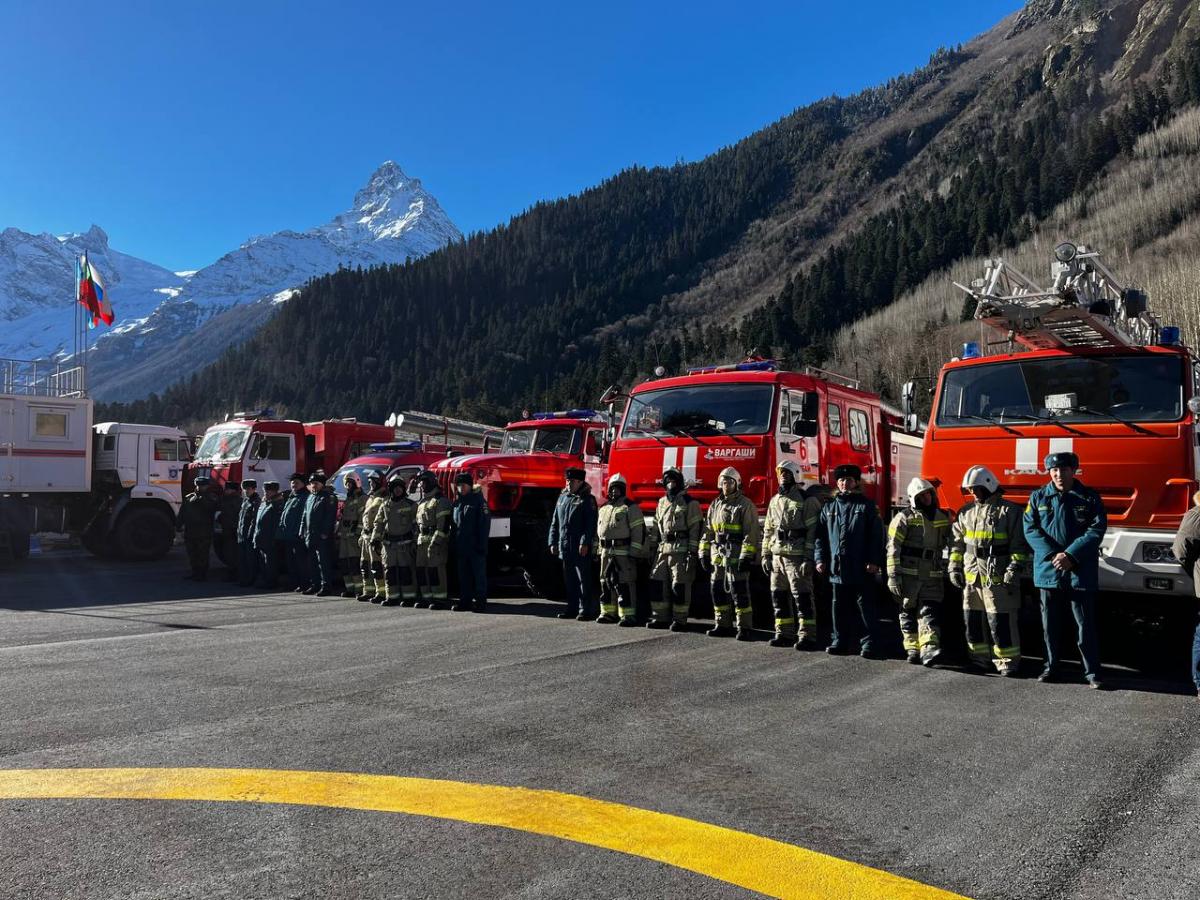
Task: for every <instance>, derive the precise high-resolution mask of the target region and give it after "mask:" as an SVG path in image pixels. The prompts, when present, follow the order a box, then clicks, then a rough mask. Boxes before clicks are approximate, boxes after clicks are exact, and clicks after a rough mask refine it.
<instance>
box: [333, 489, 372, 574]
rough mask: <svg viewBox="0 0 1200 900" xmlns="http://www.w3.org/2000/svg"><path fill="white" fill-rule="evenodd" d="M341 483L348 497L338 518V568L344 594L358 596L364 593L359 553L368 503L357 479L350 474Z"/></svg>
mask: <svg viewBox="0 0 1200 900" xmlns="http://www.w3.org/2000/svg"><path fill="white" fill-rule="evenodd" d="M342 483H343V484H344V485H345V486H346V499H345V501H343V503H342V512H341V515H340V516H339V517H338V532H337V534H338V569H339V570H340V571H341V573H342V596H343V597H357V596H358V595H359V594H361V593H362V588H363V586H362V582H361V580H360V579H361V578H362V575H361V572H360V570H361V568H362V560H361V558H360V556H359V553H360V547H361V546H362V528H361V520H362V512H363V507H364V506H366V505H367V497H366V495H365V494H364V493H363V492H362V491H361V490H359V488H358V479H357V478H355V477H354V476H353V475H351V474H347V475H346V476H345V477H344V478H343V479H342Z"/></svg>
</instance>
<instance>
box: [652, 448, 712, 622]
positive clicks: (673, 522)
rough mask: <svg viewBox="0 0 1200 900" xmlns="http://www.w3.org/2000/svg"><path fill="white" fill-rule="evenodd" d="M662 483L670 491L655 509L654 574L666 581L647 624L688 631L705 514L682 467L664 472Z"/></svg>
mask: <svg viewBox="0 0 1200 900" xmlns="http://www.w3.org/2000/svg"><path fill="white" fill-rule="evenodd" d="M662 485H663V489H664V490H665V491H666V493H665V494H664V495H663V496H662V497H660V498H659V500H658V506H657V508H656V509H655V510H654V524H655V532H656V535H657V538H658V548H657V551H656V554H655V557H654V560H655V561H654V569H653V570H652V571H651V573H650V574H651V577H652V578H655V579H658V580H659V581H661V582H662V594H661V596H660V597H659V598H657V599H652V600H651V601H650V621H649V622H647V623H646V627H647V628H666V627H667V623H668V622H669V623H670V628H671V630H672V631H687V620H688V611H689V610H690V609H691V606H692V582H693V581H695V580H696V569H697V568H698V567H699V560H698V559H697V558H696V555H697V554H698V553H699V552H700V532H701V531H702V530H703V528H704V514H703V513H701V512H700V504H699V503H697V502H696V501H695V500H693V499H692V498H691V497H690V496H689V495H688V494H687V492H686V490H685V488H686V485H685V484H684V478H683V473H682V472H680V471H679V470H678V469H675V468H671V469H667V470H666V471H665V472H663V476H662Z"/></svg>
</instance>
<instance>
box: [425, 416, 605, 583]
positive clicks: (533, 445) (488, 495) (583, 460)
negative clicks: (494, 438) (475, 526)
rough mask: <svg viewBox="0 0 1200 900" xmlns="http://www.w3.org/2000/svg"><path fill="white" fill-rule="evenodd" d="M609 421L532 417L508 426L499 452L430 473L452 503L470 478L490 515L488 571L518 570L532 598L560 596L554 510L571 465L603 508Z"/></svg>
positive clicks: (451, 462)
mask: <svg viewBox="0 0 1200 900" xmlns="http://www.w3.org/2000/svg"><path fill="white" fill-rule="evenodd" d="M607 427H608V422H607V420H606V419H605V418H604V417H603V416H601V415H600V414H598V413H597V412H596V411H595V410H590V409H572V410H565V411H561V412H546V413H537V414H534V415H531V416H530V417H529V418H527V419H523V420H521V421H518V422H510V423H509V424H508V425H507V426H506V427H505V429H504V437H503V440H502V442H501V445H500V452H498V453H482V454H470V455H464V456H456V457H452V458H449V459H442V460H439V461H438V462H435V463H434V464H433V465H431V466H430V467H429V468H430V470H431V471H433V472H434V474H436V475H437V479H438V484H439V485H440V486H441V489H442V491H443V492H444V493H445V494H446V496H448V497H453V496H454V478H455V476H456V475H458V474H459V473H460V472H467V473H469V474H470V475H471V478H472V479H473V481H474V482H475V484H476V485H477V486H478V488H479V490H480V491H481V493H482V494H483V496H484V498H485V499H486V500H487V504H488V510H489V512H490V513H491V520H492V522H491V544H490V549H489V553H488V562H489V565H490V566H499V567H501V568H519V569H521V570H522V572H523V573H524V575H525V578H526V581H527V583H528V584H529V587H530V589H531V590H533V591H534V593H537V594H540V595H543V596H550V595H556V594H557V593H558V592H559V590H560V585H561V579H562V574H561V572H560V571H559V567H558V564H557V563H556V561H555V560H554V558H553V557H552V556H550V554H549V552H548V550H547V536H548V533H549V528H550V519H551V517H552V516H553V514H554V504H555V503H556V502H557V500H558V495H559V494H560V493H562V489H563V486H564V484H565V482H566V470H567V469H568V468H570V467H572V466H578V467H580V468H583V469H584V470H585V471H586V472H587V481H588V485H589V486H590V487H591V490H592V494H593V495H594V496H595V497H596V500H597V502H599V503H603V502H604V480H605V464H604V453H605V434H606V430H607Z"/></svg>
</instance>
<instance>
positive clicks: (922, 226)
mask: <svg viewBox="0 0 1200 900" xmlns="http://www.w3.org/2000/svg"><path fill="white" fill-rule="evenodd" d="M1070 25H1071V22H1070V21H1066V22H1062V23H1057V25H1056V27H1059V28H1060V29H1067V28H1069V27H1070ZM1085 49H1086V48H1085ZM977 52H978V51H977V50H976V49H973V47H972V46H971V45H968V46H967V47H964V48H954V49H951V50H944V51H939V53H938V54H935V56H934V58H933V59H931V61H930V63H929V65H928V66H927V67H925V68H923V69H921V70H919V71H918V72H915V73H913V74H911V75H908V76H905V77H903V78H900V79H895V80H894V81H893V82H891V83H889V84H888V85H885V86H882V87H880V88H877V89H874V90H872V91H867V92H864V93H863V94H859V95H856V96H855V97H851V98H847V99H840V98H832V99H828V100H825V101H822V102H820V103H817V104H814V105H812V106H809V107H806V108H803V109H799V110H797V111H795V112H793V113H792V114H790V115H788V116H787V117H785V118H783V119H781V120H780V121H778V122H776V123H775V124H773V125H771V126H769V127H767V128H765V129H763V130H762V131H759V132H757V133H756V134H754V135H752V136H750V137H748V138H746V139H745V140H743V141H741V142H739V143H737V144H735V145H733V146H730V147H727V148H724V149H722V150H720V151H718V152H717V153H714V154H713V155H712V156H709V157H707V158H705V159H703V160H700V161H698V162H694V163H687V164H684V163H680V164H677V165H674V166H671V167H660V168H638V167H635V168H631V169H629V170H626V171H624V172H621V173H620V174H618V175H616V176H614V177H612V178H610V179H608V180H607V181H604V182H603V183H601V184H599V185H597V186H596V187H595V188H592V189H590V190H588V191H586V192H584V193H582V194H579V195H577V196H572V197H568V198H564V199H561V200H557V201H554V202H545V203H540V204H537V205H536V206H534V207H532V208H531V209H529V210H527V211H526V212H524V213H522V214H521V215H518V216H516V217H514V218H513V219H512V220H511V221H510V222H509V223H508V224H506V225H504V226H501V227H498V228H496V229H494V230H492V231H489V232H487V233H481V234H474V235H471V236H470V237H468V238H467V239H466V240H464V241H463V242H461V243H458V244H455V245H452V246H450V247H448V248H446V249H444V250H442V251H439V252H437V253H434V254H432V255H430V256H428V257H426V258H423V259H420V260H417V261H415V262H410V263H408V264H405V265H400V266H390V267H385V268H375V269H370V270H366V271H362V270H340V271H338V272H335V273H332V274H330V275H327V276H324V277H321V278H317V279H315V280H314V281H312V282H310V283H309V284H307V285H306V286H305V287H304V289H303V290H302V292H301V294H300V295H299V296H298V297H297V298H295V299H293V300H291V301H289V302H288V303H287V304H286V305H285V306H284V307H283V308H282V309H281V311H280V312H279V313H278V314H277V315H276V316H275V318H274V319H272V320H271V321H270V322H269V323H268V324H267V325H265V326H264V327H263V328H262V329H261V331H260V332H259V333H257V334H256V335H255V336H254V337H252V338H251V339H250V340H248V341H246V342H245V343H244V344H242V345H240V346H237V347H234V348H231V349H230V350H229V351H227V352H226V354H225V355H224V356H223V357H221V358H220V359H219V360H218V361H217V362H216V363H214V364H213V365H212V366H210V367H209V368H207V369H205V370H203V371H201V372H200V373H198V374H196V375H195V376H193V377H192V378H191V379H190V380H188V381H186V382H183V383H180V384H178V385H176V386H174V387H171V388H168V389H167V390H166V391H164V393H163V394H162V395H161V396H160V395H151V396H150V397H149V398H147V399H146V400H142V401H137V402H134V403H129V404H111V405H107V406H104V407H102V408H100V409H99V410H98V412H97V415H98V416H100V417H102V419H118V420H126V421H148V422H170V423H182V424H197V423H204V422H208V421H212V420H213V419H216V418H220V417H221V416H222V415H224V414H225V413H227V412H230V411H233V410H235V409H239V410H240V409H257V408H262V407H271V408H273V409H274V410H275V411H276V413H277V414H280V415H288V416H290V417H297V418H305V419H312V418H321V417H330V416H351V415H353V416H358V417H359V418H362V419H368V420H375V421H378V420H382V418H383V417H385V416H386V415H387V414H388V413H389V412H391V411H393V410H402V409H422V410H429V411H435V412H444V413H447V414H453V415H460V416H465V417H468V418H474V419H479V420H486V421H492V422H503V421H505V420H507V419H509V418H511V417H513V416H514V415H515V414H516V413H517V412H518V411H519V410H521V409H522V408H557V407H562V406H581V405H582V406H586V405H589V404H591V403H593V402H594V401H595V400H596V399H597V397H598V396H599V394H600V392H601V391H602V390H603V389H604V387H605V386H606V385H608V384H611V383H614V382H617V383H623V384H629V383H630V382H632V381H635V380H637V379H640V378H644V377H646V376H647V375H648V374H649V373H650V372H651V371H652V370H653V369H654V368H655V366H657V365H662V366H664V367H665V368H666V369H668V370H669V371H677V370H679V369H680V368H681V367H682V366H684V365H687V364H696V363H700V362H708V361H730V360H733V359H736V358H740V356H741V355H742V354H744V353H746V352H748V351H750V350H751V349H753V350H755V351H756V352H758V353H760V354H763V355H776V356H780V357H783V358H786V359H787V361H788V362H789V364H792V365H798V364H804V363H811V364H817V365H819V364H820V363H821V362H823V361H825V360H826V359H828V358H829V356H830V352H831V345H830V343H831V339H832V336H833V335H834V333H835V332H836V331H837V330H838V329H839V328H841V327H842V326H845V325H848V324H849V323H852V322H854V321H856V320H858V319H860V318H861V317H863V316H866V315H869V314H870V313H872V312H875V311H877V310H879V309H882V308H884V307H886V306H887V305H889V304H891V303H892V302H893V301H895V300H896V299H897V298H898V297H900V296H901V295H902V294H904V293H905V291H907V290H909V289H911V288H912V287H914V286H915V285H917V284H919V283H920V282H921V281H922V280H924V279H925V278H927V277H928V276H930V275H931V274H932V273H935V272H937V271H939V270H940V269H943V268H944V267H946V266H947V265H949V264H951V263H953V262H954V261H956V260H961V259H963V258H966V257H971V256H977V257H982V256H985V255H988V254H989V253H994V252H997V251H998V250H1002V249H1003V248H1005V247H1007V246H1011V245H1013V244H1015V243H1018V242H1020V241H1022V240H1024V239H1025V238H1027V237H1028V236H1029V234H1030V233H1031V232H1032V231H1033V230H1034V229H1035V228H1036V226H1037V224H1038V222H1039V221H1040V220H1041V219H1042V218H1043V217H1044V216H1046V215H1047V213H1049V212H1050V211H1051V210H1052V209H1054V207H1055V206H1056V205H1057V204H1060V203H1062V202H1063V201H1064V200H1066V199H1067V198H1070V197H1072V196H1078V195H1085V196H1086V194H1087V192H1088V191H1089V189H1090V187H1091V185H1093V183H1094V182H1095V181H1096V179H1097V178H1098V177H1100V176H1101V174H1102V173H1103V172H1105V170H1106V168H1107V167H1110V166H1112V165H1113V164H1114V163H1116V162H1119V161H1120V160H1121V159H1122V158H1123V157H1128V156H1129V154H1131V153H1132V152H1133V149H1134V146H1135V144H1136V142H1137V140H1138V138H1139V136H1142V135H1144V134H1146V133H1147V132H1149V131H1151V130H1153V129H1155V128H1156V127H1159V126H1161V125H1163V124H1164V123H1166V122H1167V121H1169V120H1170V119H1171V118H1172V117H1173V116H1174V115H1175V114H1176V113H1178V112H1179V111H1180V110H1183V109H1185V108H1187V107H1189V106H1191V105H1193V104H1196V103H1198V102H1200V39H1198V38H1197V36H1196V35H1194V34H1192V33H1191V32H1190V31H1187V30H1186V29H1181V31H1180V33H1179V34H1178V35H1175V36H1174V38H1173V40H1172V42H1171V44H1170V47H1169V49H1167V50H1166V51H1164V52H1163V53H1161V54H1160V58H1159V59H1157V60H1156V64H1155V65H1154V67H1153V68H1151V69H1149V70H1147V71H1146V72H1144V73H1142V75H1141V76H1140V77H1137V78H1130V79H1126V80H1124V81H1122V82H1121V83H1120V84H1115V83H1112V82H1111V81H1106V80H1105V79H1104V78H1102V77H1101V75H1102V72H1101V70H1100V68H1099V66H1098V64H1081V65H1075V66H1073V67H1069V68H1067V69H1066V70H1065V71H1062V72H1058V73H1051V72H1050V70H1049V69H1048V67H1047V63H1046V62H1045V61H1044V60H1043V58H1042V57H1041V56H1040V54H1039V55H1038V56H1037V57H1035V58H1031V59H1027V60H1025V61H1024V62H1022V63H1021V64H1013V65H1011V66H1007V67H1006V68H1005V69H1004V70H1002V71H999V72H994V73H992V74H991V75H990V76H989V78H988V79H987V80H986V83H981V84H979V85H978V86H977V88H976V89H975V93H974V94H965V95H961V96H955V97H954V98H953V99H952V100H951V101H950V112H948V113H946V114H945V115H942V116H941V117H940V118H938V119H935V120H933V121H932V122H930V121H926V122H925V123H923V124H921V125H919V126H917V127H912V128H906V129H895V128H893V129H892V130H891V132H890V134H884V135H883V136H882V137H881V138H880V139H879V140H875V141H874V142H866V141H864V140H862V139H861V135H863V134H868V133H878V132H881V131H887V129H886V128H883V125H886V124H887V123H888V122H891V121H894V120H895V118H896V116H897V115H898V112H897V111H898V110H900V111H903V110H904V109H905V108H906V104H907V105H908V106H913V105H915V104H917V103H919V102H920V101H921V97H923V96H925V95H926V94H927V93H928V92H929V91H931V90H934V89H937V88H938V87H939V86H940V85H943V84H945V83H949V82H950V81H951V80H952V79H953V77H954V75H955V73H956V71H958V70H959V69H960V68H961V67H963V66H966V65H969V64H970V63H971V61H972V59H973V58H974V55H975V54H976V53H977ZM1077 56H1078V54H1077ZM1076 61H1077V62H1079V60H1078V59H1077V60H1076ZM1085 62H1086V61H1085ZM1051 74H1052V75H1053V77H1050V75H1051ZM985 99H986V104H985V103H984V102H983V101H984V100H985ZM831 186H832V188H831ZM831 191H832V193H835V194H840V195H843V196H847V197H851V198H853V200H854V204H855V210H856V212H855V214H853V215H851V214H847V215H843V216H841V217H834V216H831V217H829V218H828V220H827V221H826V222H824V223H822V222H818V223H817V224H815V225H814V224H812V219H811V217H810V218H809V219H807V220H805V221H806V222H807V223H808V224H805V225H804V227H803V228H794V229H792V231H790V232H785V236H784V238H783V239H782V240H783V243H784V245H785V246H786V248H787V249H788V251H789V252H788V253H786V254H784V256H783V257H781V258H783V259H784V260H786V262H785V263H782V264H781V265H785V266H786V268H785V269H784V270H782V271H778V272H777V273H776V274H777V276H778V278H777V279H776V285H777V286H776V287H775V288H774V289H773V290H771V291H770V293H769V294H768V295H767V296H765V297H764V302H761V303H758V304H756V305H754V306H753V307H752V308H749V309H742V308H739V307H738V306H736V305H735V304H732V303H728V302H725V303H722V302H717V303H713V304H710V305H709V306H708V307H705V308H698V307H697V305H696V304H695V303H686V302H682V299H683V298H686V297H688V296H689V294H688V292H689V291H691V290H693V289H694V288H696V287H697V286H698V285H700V284H702V283H703V282H704V281H705V280H706V279H709V280H710V281H711V280H712V278H713V272H714V271H715V270H716V268H717V267H716V266H715V261H717V260H721V259H723V258H724V259H728V258H729V257H730V255H736V254H737V253H741V252H745V249H746V247H747V246H748V244H751V243H752V242H753V235H754V234H755V233H756V229H759V230H760V231H761V230H763V229H762V228H761V227H760V226H761V223H762V222H764V221H772V220H773V218H772V217H774V220H776V221H777V220H779V219H780V217H781V216H782V215H783V213H784V212H785V211H789V210H792V211H794V210H797V209H804V208H806V207H809V208H811V207H812V204H817V203H820V202H824V203H826V204H828V203H829V200H828V198H829V196H830V193H831ZM822 198H824V199H822ZM847 205H849V204H847ZM748 236H749V237H748ZM722 277H727V276H722ZM729 294H730V291H729V290H727V291H726V292H725V296H728V295H729Z"/></svg>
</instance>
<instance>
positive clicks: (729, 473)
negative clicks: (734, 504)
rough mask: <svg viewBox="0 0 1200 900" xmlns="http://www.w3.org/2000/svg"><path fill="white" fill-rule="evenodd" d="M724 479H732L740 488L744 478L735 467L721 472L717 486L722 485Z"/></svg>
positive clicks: (728, 467)
mask: <svg viewBox="0 0 1200 900" xmlns="http://www.w3.org/2000/svg"><path fill="white" fill-rule="evenodd" d="M722 478H732V479H733V480H734V482H735V483H736V484H737V486H738V487H739V488H740V487H741V486H742V476H741V475H740V474H738V470H737V469H735V468H734V467H733V466H726V467H725V468H723V469H722V470H721V474H720V475H718V476H717V484H720V483H721V479H722Z"/></svg>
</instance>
